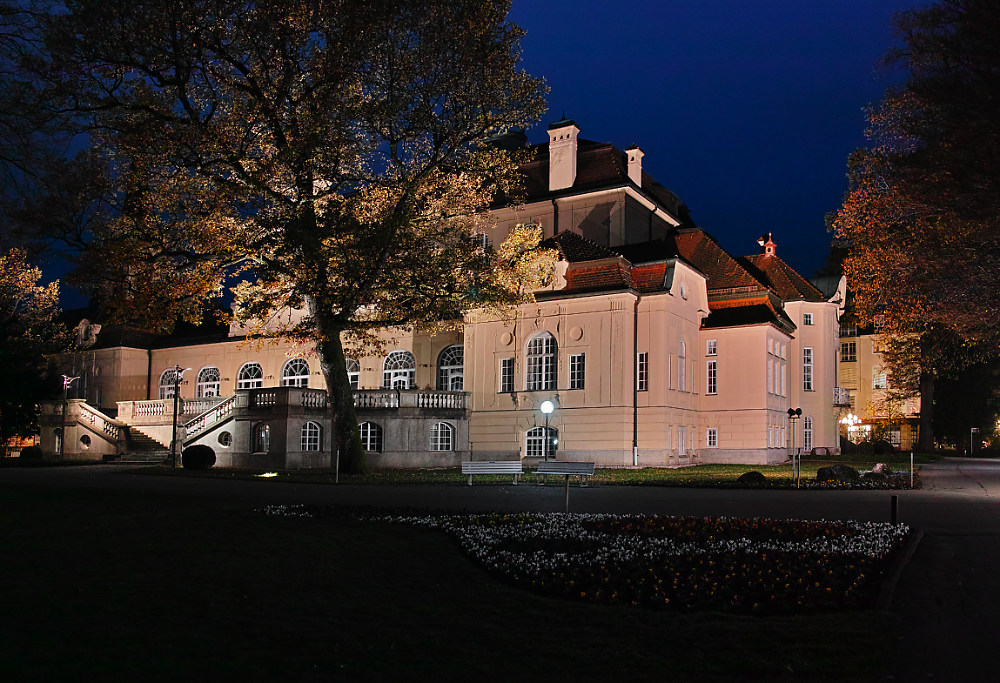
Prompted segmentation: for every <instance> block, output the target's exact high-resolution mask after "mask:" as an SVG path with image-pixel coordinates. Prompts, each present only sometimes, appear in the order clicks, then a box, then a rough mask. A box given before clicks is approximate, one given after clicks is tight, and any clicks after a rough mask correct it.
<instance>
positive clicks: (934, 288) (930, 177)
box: [832, 0, 1000, 448]
mask: <svg viewBox="0 0 1000 683" xmlns="http://www.w3.org/2000/svg"><path fill="white" fill-rule="evenodd" d="M894 23H895V28H896V32H897V35H898V37H899V39H900V46H899V47H898V48H896V49H895V50H893V51H892V52H891V53H890V55H889V61H890V62H891V63H893V64H896V65H899V66H902V67H903V68H904V69H905V73H906V79H905V81H904V82H903V83H902V84H901V85H900V86H897V87H893V88H891V89H890V90H889V91H888V92H887V93H886V95H885V97H884V98H883V100H882V101H881V102H880V103H879V104H878V105H877V106H874V107H872V108H871V109H870V110H869V115H868V120H869V130H868V136H869V139H870V141H871V144H870V145H869V146H868V147H866V148H863V149H860V150H858V151H857V152H855V153H854V154H853V155H852V156H851V159H850V161H849V165H848V178H849V182H850V186H849V190H848V193H847V195H846V197H845V199H844V204H843V206H842V207H841V209H840V210H839V211H838V213H837V215H836V216H835V217H834V218H833V221H832V223H833V227H834V229H835V231H836V232H837V234H838V236H839V237H841V238H843V239H845V240H846V241H847V243H848V245H849V255H848V257H847V259H846V261H845V264H844V269H845V274H846V275H847V278H848V282H849V284H850V287H851V289H852V292H853V295H854V296H853V301H854V311H855V314H856V316H857V318H858V320H859V322H860V323H861V324H862V325H874V326H876V328H877V330H878V331H880V332H881V333H883V334H884V335H886V336H887V337H888V338H891V339H893V340H895V342H894V343H895V344H896V346H897V347H898V348H899V351H900V352H899V353H897V354H895V355H894V356H893V357H891V358H890V359H889V360H890V361H892V360H893V358H896V359H900V360H904V359H905V360H906V361H907V362H915V363H917V366H916V367H917V368H918V372H919V373H920V376H919V377H917V379H916V381H915V382H914V384H915V385H916V386H919V387H920V389H921V392H920V393H921V401H922V410H923V411H924V412H928V411H930V410H932V406H933V395H932V391H933V385H934V379H935V377H936V376H938V375H940V374H941V373H942V372H944V373H947V372H954V371H955V370H957V369H958V368H960V367H961V366H962V365H963V364H966V363H969V362H975V361H977V360H980V359H982V358H983V357H984V356H990V355H995V354H996V350H997V341H998V339H1000V324H998V323H1000V117H998V116H997V115H996V111H997V110H996V107H997V102H1000V44H998V42H997V40H996V35H997V31H1000V6H998V5H997V4H996V3H994V2H984V1H982V0H941V1H940V2H938V3H937V4H935V5H932V6H930V7H927V8H925V9H921V10H914V11H909V12H903V13H900V14H898V15H897V16H896V17H895V19H894ZM893 363H894V364H895V365H897V366H898V365H899V364H898V363H895V362H894V361H893ZM893 372H894V374H896V375H897V376H898V377H900V378H902V377H904V376H905V375H906V374H907V371H906V369H905V368H904V367H901V366H899V367H895V368H894V370H893ZM927 417H928V418H929V415H928V416H927ZM928 422H929V420H928ZM932 434H933V432H932V430H931V429H930V425H929V424H927V425H926V426H924V427H922V429H921V434H920V447H921V448H927V447H930V446H931V445H932V441H931V439H932Z"/></svg>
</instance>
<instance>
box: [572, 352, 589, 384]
mask: <svg viewBox="0 0 1000 683" xmlns="http://www.w3.org/2000/svg"><path fill="white" fill-rule="evenodd" d="M586 360H587V359H586V358H585V357H584V354H582V353H574V354H571V355H570V357H569V388H570V389H583V378H584V375H585V374H586V369H587V362H586Z"/></svg>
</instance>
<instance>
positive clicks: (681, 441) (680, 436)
mask: <svg viewBox="0 0 1000 683" xmlns="http://www.w3.org/2000/svg"><path fill="white" fill-rule="evenodd" d="M677 455H687V427H678V428H677Z"/></svg>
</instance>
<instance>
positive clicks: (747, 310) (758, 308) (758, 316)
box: [701, 304, 795, 331]
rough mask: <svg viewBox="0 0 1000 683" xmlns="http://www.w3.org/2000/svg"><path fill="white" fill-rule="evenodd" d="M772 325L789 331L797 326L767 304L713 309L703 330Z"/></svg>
mask: <svg viewBox="0 0 1000 683" xmlns="http://www.w3.org/2000/svg"><path fill="white" fill-rule="evenodd" d="M767 323H770V324H772V325H775V326H777V327H779V328H782V329H784V330H787V331H791V330H794V329H795V325H793V324H792V321H791V320H789V319H788V316H786V315H785V314H784V313H779V312H776V311H775V310H774V309H773V308H771V307H770V306H768V305H767V304H752V305H749V306H727V307H725V308H714V307H712V308H711V312H710V313H709V315H708V317H707V318H705V319H704V320H703V321H702V323H701V327H702V329H711V328H715V327H741V326H743V325H761V324H767Z"/></svg>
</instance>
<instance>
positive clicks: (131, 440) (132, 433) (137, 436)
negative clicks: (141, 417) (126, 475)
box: [116, 426, 170, 465]
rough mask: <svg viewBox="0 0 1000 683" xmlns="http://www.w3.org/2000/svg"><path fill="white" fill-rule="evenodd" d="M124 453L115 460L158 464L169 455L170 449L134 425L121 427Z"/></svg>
mask: <svg viewBox="0 0 1000 683" xmlns="http://www.w3.org/2000/svg"><path fill="white" fill-rule="evenodd" d="M122 431H123V432H124V433H125V453H124V455H121V456H119V457H118V458H117V459H116V462H128V463H149V464H157V465H158V464H160V463H162V462H163V461H164V460H166V459H168V458H169V457H170V449H169V448H167V447H166V446H164V445H163V444H161V443H160V442H159V441H156V440H155V439H152V438H150V437H148V436H146V435H145V434H143V433H142V432H140V431H139V430H138V429H136V428H134V427H127V426H126V427H122Z"/></svg>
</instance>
